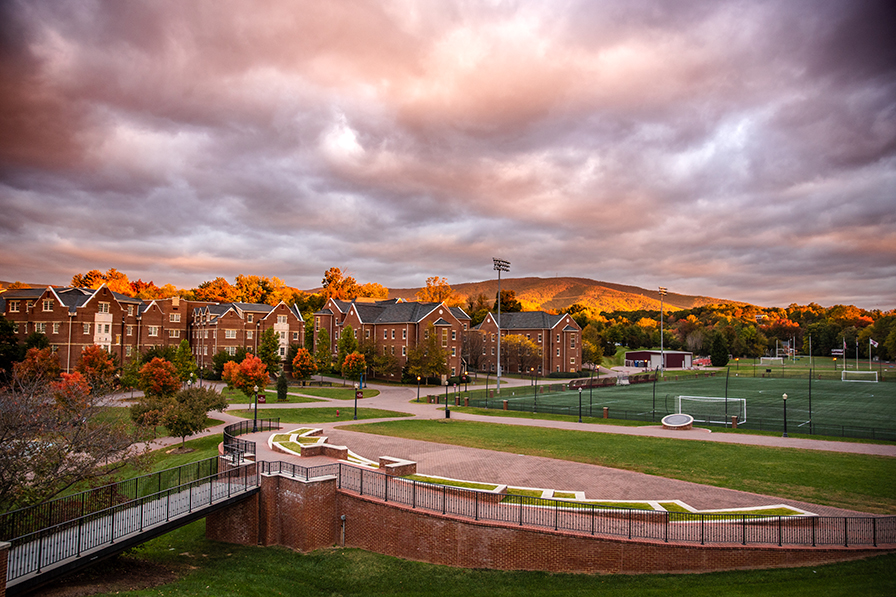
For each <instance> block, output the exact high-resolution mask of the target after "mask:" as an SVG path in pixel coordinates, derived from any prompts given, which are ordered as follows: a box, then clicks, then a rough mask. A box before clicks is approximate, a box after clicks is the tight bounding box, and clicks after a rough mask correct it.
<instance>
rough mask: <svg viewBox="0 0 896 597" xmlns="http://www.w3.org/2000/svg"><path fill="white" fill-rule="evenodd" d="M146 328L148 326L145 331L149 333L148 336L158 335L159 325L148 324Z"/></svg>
mask: <svg viewBox="0 0 896 597" xmlns="http://www.w3.org/2000/svg"><path fill="white" fill-rule="evenodd" d="M147 328H148V332H147V333H148V334H149V336H150V337H155V336H158V335H159V326H157V325H150V326H147Z"/></svg>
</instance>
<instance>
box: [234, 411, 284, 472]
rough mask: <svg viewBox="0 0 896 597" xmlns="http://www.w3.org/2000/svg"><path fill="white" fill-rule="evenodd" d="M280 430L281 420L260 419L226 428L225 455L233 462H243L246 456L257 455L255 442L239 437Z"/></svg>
mask: <svg viewBox="0 0 896 597" xmlns="http://www.w3.org/2000/svg"><path fill="white" fill-rule="evenodd" d="M273 429H280V419H279V418H278V419H258V420H257V421H256V420H254V419H253V420H252V421H249V420H248V419H247V420H245V421H240V422H239V423H233V424H231V425H228V426H226V427H225V428H224V455H225V456H228V457H229V458H230V459H231V460H232V461H233V462H237V463H239V462H242V461H243V457H244V456H245V455H246V454H255V453H256V452H255V442H250V441H246V440H244V439H239V438H238V437H237V436H239V435H245V434H247V433H255V432H257V431H271V430H273Z"/></svg>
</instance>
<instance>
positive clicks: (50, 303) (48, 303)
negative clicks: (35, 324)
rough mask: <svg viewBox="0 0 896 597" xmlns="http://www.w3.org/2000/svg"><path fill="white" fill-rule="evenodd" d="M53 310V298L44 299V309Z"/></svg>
mask: <svg viewBox="0 0 896 597" xmlns="http://www.w3.org/2000/svg"><path fill="white" fill-rule="evenodd" d="M52 310H53V299H44V311H52Z"/></svg>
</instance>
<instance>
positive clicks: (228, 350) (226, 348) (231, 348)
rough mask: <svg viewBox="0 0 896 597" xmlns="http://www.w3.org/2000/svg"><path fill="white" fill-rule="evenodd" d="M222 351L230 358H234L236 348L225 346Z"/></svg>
mask: <svg viewBox="0 0 896 597" xmlns="http://www.w3.org/2000/svg"><path fill="white" fill-rule="evenodd" d="M224 351H225V352H226V353H227V354H229V355H230V356H236V346H225V347H224Z"/></svg>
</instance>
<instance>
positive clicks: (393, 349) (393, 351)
mask: <svg viewBox="0 0 896 597" xmlns="http://www.w3.org/2000/svg"><path fill="white" fill-rule="evenodd" d="M392 355H393V356H394V355H395V346H393V347H392Z"/></svg>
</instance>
